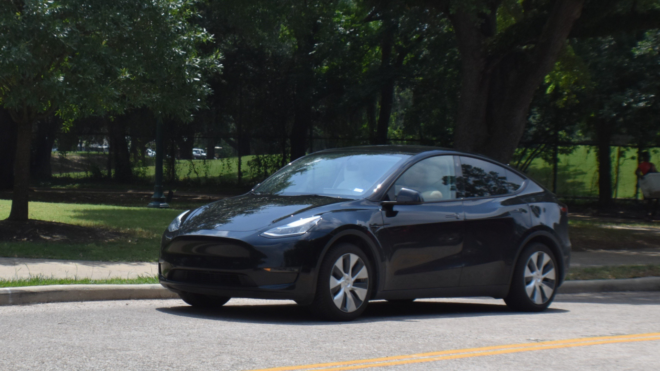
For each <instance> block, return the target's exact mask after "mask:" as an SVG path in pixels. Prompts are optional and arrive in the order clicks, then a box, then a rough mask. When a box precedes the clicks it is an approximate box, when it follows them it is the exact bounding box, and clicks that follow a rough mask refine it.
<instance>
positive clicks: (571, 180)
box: [528, 146, 660, 198]
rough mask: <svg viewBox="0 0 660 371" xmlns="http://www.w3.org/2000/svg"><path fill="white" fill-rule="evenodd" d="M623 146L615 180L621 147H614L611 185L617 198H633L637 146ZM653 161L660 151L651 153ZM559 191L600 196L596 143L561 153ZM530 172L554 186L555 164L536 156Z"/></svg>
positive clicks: (560, 193)
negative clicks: (553, 172)
mask: <svg viewBox="0 0 660 371" xmlns="http://www.w3.org/2000/svg"><path fill="white" fill-rule="evenodd" d="M620 148H621V151H622V152H621V153H622V156H621V159H620V161H619V180H618V185H617V182H616V173H615V172H616V159H617V150H618V147H612V153H611V158H612V187H613V190H615V193H616V195H617V196H618V198H632V197H634V195H635V187H636V185H637V177H636V176H635V174H634V172H635V169H636V168H637V159H636V156H637V149H636V148H626V147H620ZM651 161H652V162H654V163H656V164H658V163H660V154H657V153H651ZM557 169H558V170H557V171H558V181H557V194H558V195H560V196H562V197H583V196H591V197H596V196H598V161H597V160H596V151H595V147H590V146H577V148H576V149H575V150H574V151H573V152H572V153H571V154H568V155H559V166H558V168H557ZM528 175H529V176H530V177H531V178H532V179H534V180H536V181H538V182H539V183H541V184H543V185H544V186H546V187H548V188H549V189H552V165H551V164H548V163H547V162H545V161H544V160H542V159H536V160H534V162H532V165H531V166H530V168H529V171H528ZM617 189H618V191H616V190H617Z"/></svg>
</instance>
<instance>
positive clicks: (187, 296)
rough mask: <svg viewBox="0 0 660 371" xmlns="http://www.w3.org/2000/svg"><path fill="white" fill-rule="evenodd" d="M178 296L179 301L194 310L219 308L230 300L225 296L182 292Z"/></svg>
mask: <svg viewBox="0 0 660 371" xmlns="http://www.w3.org/2000/svg"><path fill="white" fill-rule="evenodd" d="M179 296H180V297H181V300H183V301H185V302H186V303H188V304H190V305H192V306H193V307H195V308H220V307H222V306H223V305H225V304H226V303H227V302H228V301H229V299H231V298H229V297H226V296H211V295H202V294H193V293H191V292H182V293H179Z"/></svg>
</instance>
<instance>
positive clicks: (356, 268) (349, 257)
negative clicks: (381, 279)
mask: <svg viewBox="0 0 660 371" xmlns="http://www.w3.org/2000/svg"><path fill="white" fill-rule="evenodd" d="M368 289H369V272H368V270H367V266H366V265H365V264H364V262H363V261H362V259H361V258H360V257H359V256H357V255H355V254H350V253H349V254H344V255H342V256H340V257H339V259H337V261H336V262H335V264H334V266H333V267H332V272H331V274H330V295H331V296H332V301H333V302H334V303H335V305H336V306H337V308H339V310H341V311H343V312H346V313H351V312H354V311H356V310H357V309H358V308H360V307H361V306H362V304H363V303H364V301H365V300H366V299H367V292H368Z"/></svg>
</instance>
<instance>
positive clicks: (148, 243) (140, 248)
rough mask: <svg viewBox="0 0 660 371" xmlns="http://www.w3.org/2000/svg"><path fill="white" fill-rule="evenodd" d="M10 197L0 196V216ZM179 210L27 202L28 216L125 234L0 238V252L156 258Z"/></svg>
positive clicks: (81, 257)
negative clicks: (83, 238) (84, 238)
mask: <svg viewBox="0 0 660 371" xmlns="http://www.w3.org/2000/svg"><path fill="white" fill-rule="evenodd" d="M10 207H11V201H7V200H0V220H1V219H5V218H7V217H8V216H9V210H10ZM180 212H181V210H171V209H170V210H168V209H164V210H160V209H149V208H146V207H120V206H104V205H85V204H61V203H45V202H31V203H30V218H31V219H38V220H46V221H54V222H59V223H67V224H76V225H82V226H87V227H99V228H107V229H112V230H119V231H122V232H124V233H126V234H127V235H128V236H127V238H125V239H122V240H119V241H113V242H101V241H100V242H98V243H85V244H81V243H66V242H0V256H3V257H21V258H41V259H64V260H98V261H148V262H153V261H157V259H158V248H159V245H160V237H161V235H162V233H163V231H164V230H165V228H167V225H168V224H169V223H170V222H171V221H172V219H174V217H176V216H177V215H178V214H179V213H180Z"/></svg>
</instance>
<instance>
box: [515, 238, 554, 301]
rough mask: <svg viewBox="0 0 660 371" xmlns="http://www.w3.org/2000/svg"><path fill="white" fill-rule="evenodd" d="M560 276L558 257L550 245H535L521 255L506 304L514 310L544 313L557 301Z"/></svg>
mask: <svg viewBox="0 0 660 371" xmlns="http://www.w3.org/2000/svg"><path fill="white" fill-rule="evenodd" d="M558 275H559V272H558V268H557V260H556V259H555V254H553V253H552V251H551V250H550V249H549V248H548V247H547V246H546V245H544V244H541V243H534V244H532V245H530V246H529V247H527V248H526V249H525V250H524V251H523V252H522V254H521V255H520V259H518V262H517V264H516V268H515V270H514V272H513V280H512V282H511V288H510V290H509V295H508V296H507V297H506V298H504V302H505V303H506V304H507V306H509V308H511V309H513V310H518V311H523V312H541V311H543V310H545V309H546V308H548V306H550V304H551V303H552V301H553V300H554V298H555V294H556V293H557V283H558Z"/></svg>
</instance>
